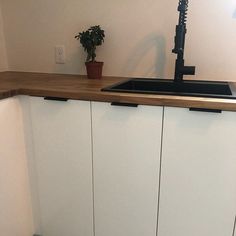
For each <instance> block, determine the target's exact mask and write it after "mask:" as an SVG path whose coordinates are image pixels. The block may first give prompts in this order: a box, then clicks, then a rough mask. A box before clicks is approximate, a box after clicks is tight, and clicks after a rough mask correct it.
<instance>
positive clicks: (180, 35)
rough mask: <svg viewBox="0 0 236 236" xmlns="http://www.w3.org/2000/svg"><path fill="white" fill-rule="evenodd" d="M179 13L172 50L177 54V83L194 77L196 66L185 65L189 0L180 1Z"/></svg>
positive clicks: (175, 79)
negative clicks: (184, 78) (187, 77)
mask: <svg viewBox="0 0 236 236" xmlns="http://www.w3.org/2000/svg"><path fill="white" fill-rule="evenodd" d="M178 11H179V23H178V25H176V35H175V47H174V49H173V50H172V52H173V53H175V54H177V59H176V63H175V78H174V81H175V82H182V81H183V76H184V75H194V74H195V66H185V65H184V46H185V35H186V33H187V29H186V21H187V11H188V0H179V5H178Z"/></svg>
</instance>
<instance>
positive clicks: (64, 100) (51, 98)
mask: <svg viewBox="0 0 236 236" xmlns="http://www.w3.org/2000/svg"><path fill="white" fill-rule="evenodd" d="M44 100H49V101H59V102H67V101H68V100H69V99H68V98H59V97H44Z"/></svg>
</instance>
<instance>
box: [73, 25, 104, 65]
mask: <svg viewBox="0 0 236 236" xmlns="http://www.w3.org/2000/svg"><path fill="white" fill-rule="evenodd" d="M75 38H76V39H77V40H80V43H81V44H82V46H83V47H84V50H85V51H86V52H87V54H88V55H87V59H86V61H87V62H95V58H96V53H95V51H96V47H97V46H100V45H102V43H103V42H104V38H105V32H104V30H102V29H101V28H100V25H95V26H92V27H90V28H89V29H88V30H86V31H83V32H80V33H79V34H78V35H76V36H75Z"/></svg>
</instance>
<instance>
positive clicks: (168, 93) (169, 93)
mask: <svg viewBox="0 0 236 236" xmlns="http://www.w3.org/2000/svg"><path fill="white" fill-rule="evenodd" d="M132 81H140V82H148V81H150V82H159V83H160V82H161V83H178V82H174V80H171V79H155V78H129V79H126V80H122V81H120V82H118V83H114V84H112V85H110V86H107V87H104V88H102V89H101V91H104V92H115V93H118V92H119V93H132V94H149V95H150V94H153V95H166V96H186V97H203V98H204V97H206V98H222V99H225V98H226V99H236V96H235V95H236V94H234V93H233V90H232V88H231V86H230V83H229V82H226V81H208V80H204V81H203V80H183V82H180V83H182V84H201V85H204V84H206V85H225V86H228V87H229V89H230V91H231V95H225V94H213V93H212V94H211V93H194V92H174V91H150V90H130V89H117V88H114V87H117V86H119V85H122V84H125V83H127V82H132Z"/></svg>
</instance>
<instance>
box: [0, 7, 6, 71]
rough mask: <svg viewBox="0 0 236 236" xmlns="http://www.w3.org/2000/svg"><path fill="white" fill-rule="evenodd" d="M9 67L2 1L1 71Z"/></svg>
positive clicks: (0, 17) (0, 9) (0, 22)
mask: <svg viewBox="0 0 236 236" xmlns="http://www.w3.org/2000/svg"><path fill="white" fill-rule="evenodd" d="M7 68H8V61H7V53H6V44H5V35H4V24H3V18H2V8H1V2H0V71H5V70H7Z"/></svg>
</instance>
